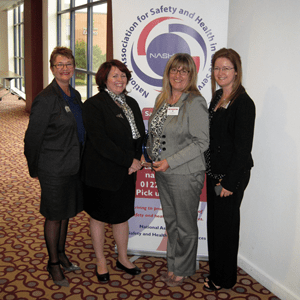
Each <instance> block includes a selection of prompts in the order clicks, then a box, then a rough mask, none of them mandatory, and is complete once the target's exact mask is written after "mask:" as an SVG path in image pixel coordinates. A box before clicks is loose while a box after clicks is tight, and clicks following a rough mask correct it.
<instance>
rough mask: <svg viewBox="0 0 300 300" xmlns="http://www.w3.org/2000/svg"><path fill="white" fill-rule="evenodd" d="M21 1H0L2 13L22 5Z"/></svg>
mask: <svg viewBox="0 0 300 300" xmlns="http://www.w3.org/2000/svg"><path fill="white" fill-rule="evenodd" d="M22 2H24V1H21V0H0V11H4V10H9V9H11V8H13V7H14V6H16V5H19V4H21V3H22Z"/></svg>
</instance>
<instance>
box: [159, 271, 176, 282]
mask: <svg viewBox="0 0 300 300" xmlns="http://www.w3.org/2000/svg"><path fill="white" fill-rule="evenodd" d="M172 276H173V274H172V275H169V272H166V273H163V274H162V275H161V276H160V280H161V281H162V282H167V281H169V280H170V279H171V278H172Z"/></svg>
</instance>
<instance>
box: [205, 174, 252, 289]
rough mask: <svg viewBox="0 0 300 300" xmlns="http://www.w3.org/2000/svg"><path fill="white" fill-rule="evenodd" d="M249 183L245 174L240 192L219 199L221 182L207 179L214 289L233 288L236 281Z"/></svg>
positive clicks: (208, 228)
mask: <svg viewBox="0 0 300 300" xmlns="http://www.w3.org/2000/svg"><path fill="white" fill-rule="evenodd" d="M249 179H250V171H246V172H245V173H244V174H243V176H242V178H241V180H240V184H239V187H238V189H237V190H235V191H234V192H233V194H232V195H231V196H229V197H222V198H221V197H220V196H216V194H215V191H214V187H215V185H216V184H217V183H218V180H215V179H212V178H209V177H208V178H207V239H208V258H209V269H210V276H209V278H210V279H211V280H212V281H213V283H214V284H215V285H218V286H221V287H223V288H227V289H230V288H232V287H233V286H234V285H235V284H236V281H237V255H238V248H239V231H240V205H241V202H242V199H243V195H244V190H245V189H246V187H247V185H248V182H249Z"/></svg>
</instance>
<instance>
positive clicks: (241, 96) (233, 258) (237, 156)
mask: <svg viewBox="0 0 300 300" xmlns="http://www.w3.org/2000/svg"><path fill="white" fill-rule="evenodd" d="M211 80H212V95H213V98H212V101H211V103H210V107H209V114H210V146H209V150H208V151H207V152H206V163H207V171H206V172H207V237H208V256H209V268H210V275H209V276H208V278H206V280H205V281H206V282H205V284H204V285H205V288H206V289H209V290H219V289H221V288H232V287H233V286H234V285H235V283H236V280H237V254H238V244H239V227H240V205H241V201H242V198H243V194H244V190H245V189H246V187H247V184H248V182H249V179H250V169H251V168H252V167H253V160H252V156H251V149H252V141H253V132H254V121H255V105H254V103H253V101H252V100H251V98H250V97H249V96H248V94H247V93H246V91H245V89H244V87H243V86H242V66H241V60H240V56H239V55H238V53H236V52H235V51H234V50H232V49H225V48H223V49H221V50H219V51H217V52H216V53H215V54H214V56H213V59H212V75H211ZM216 83H217V84H218V85H219V86H220V87H221V89H219V90H218V91H216Z"/></svg>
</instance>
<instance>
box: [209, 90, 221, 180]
mask: <svg viewBox="0 0 300 300" xmlns="http://www.w3.org/2000/svg"><path fill="white" fill-rule="evenodd" d="M221 97H222V93H220V94H218V95H217V96H216V98H215V105H214V106H213V107H210V109H209V124H211V121H212V119H213V117H214V115H215V113H216V112H215V108H216V106H217V104H218V103H219V100H220V99H221ZM204 156H205V161H206V174H207V176H209V177H211V178H213V179H217V180H220V179H222V178H223V177H225V174H214V173H212V171H211V164H210V149H209V148H208V149H207V150H206V151H205V152H204Z"/></svg>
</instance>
